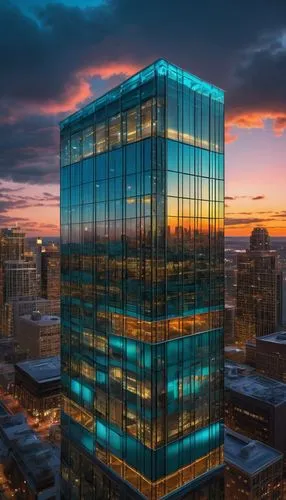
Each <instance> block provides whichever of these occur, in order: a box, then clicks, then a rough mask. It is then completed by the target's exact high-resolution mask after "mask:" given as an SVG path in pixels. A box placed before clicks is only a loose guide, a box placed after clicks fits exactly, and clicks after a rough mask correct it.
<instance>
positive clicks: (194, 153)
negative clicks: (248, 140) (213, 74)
mask: <svg viewBox="0 0 286 500" xmlns="http://www.w3.org/2000/svg"><path fill="white" fill-rule="evenodd" d="M223 152H224V94H223V92H222V91H220V90H218V89H217V88H215V87H213V86H212V85H210V84H208V83H206V82H203V81H202V80H200V79H199V78H197V77H193V76H192V75H191V74H189V73H187V72H185V71H182V70H181V69H179V68H178V67H176V66H173V65H172V64H169V63H168V62H166V61H164V60H160V61H158V62H156V63H154V64H152V65H151V66H149V67H148V68H146V69H144V70H143V71H141V72H140V73H138V74H137V75H136V76H133V77H132V78H131V79H129V80H127V81H126V82H125V83H123V84H121V85H120V86H119V87H118V88H117V89H114V90H112V91H111V92H109V93H108V94H106V96H105V97H102V98H99V99H98V100H97V101H95V102H93V103H91V104H90V105H89V106H88V107H86V108H84V109H83V110H80V111H79V112H78V113H76V114H74V115H72V116H71V117H69V118H67V119H66V120H64V121H63V122H62V124H61V167H62V168H61V241H62V248H61V258H62V293H61V299H62V353H61V360H62V387H63V393H64V411H63V414H62V477H63V485H64V488H63V495H64V497H65V498H70V497H71V496H72V497H73V498H74V499H79V498H86V499H99V500H104V499H108V498H113V499H114V500H115V499H119V498H120V499H121V500H123V499H126V500H127V499H139V498H148V499H152V500H155V499H159V498H163V497H164V498H166V499H167V498H172V499H175V498H178V499H179V498H180V499H183V498H186V499H187V498H189V499H190V498H192V499H195V498H212V500H215V499H221V498H222V495H223V491H222V490H221V483H220V480H219V481H218V482H217V481H216V479H215V477H214V476H215V474H216V473H217V472H218V470H221V469H222V466H223V446H222V445H223V426H222V414H223V315H224V237H223V227H224V219H223V217H224V155H223ZM204 481H207V482H208V483H210V484H209V485H207V486H206V487H204V486H203V482H204ZM195 490H202V492H201V493H200V494H199V493H198V492H195ZM203 490H205V491H204V493H203ZM199 495H200V496H199ZM203 495H204V496H203Z"/></svg>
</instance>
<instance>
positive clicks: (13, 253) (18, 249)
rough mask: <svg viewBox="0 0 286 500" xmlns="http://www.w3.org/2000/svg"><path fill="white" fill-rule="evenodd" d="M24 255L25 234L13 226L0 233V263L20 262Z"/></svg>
mask: <svg viewBox="0 0 286 500" xmlns="http://www.w3.org/2000/svg"><path fill="white" fill-rule="evenodd" d="M24 253H25V233H24V232H23V231H22V230H21V228H19V227H17V226H15V227H12V228H10V229H1V231H0V261H1V262H5V261H6V260H22V259H23V257H24Z"/></svg>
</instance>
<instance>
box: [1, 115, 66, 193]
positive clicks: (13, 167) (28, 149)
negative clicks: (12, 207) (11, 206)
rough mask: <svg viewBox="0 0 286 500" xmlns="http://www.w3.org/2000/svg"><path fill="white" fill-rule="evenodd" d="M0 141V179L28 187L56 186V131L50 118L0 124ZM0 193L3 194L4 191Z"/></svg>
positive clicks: (35, 118)
mask: <svg viewBox="0 0 286 500" xmlns="http://www.w3.org/2000/svg"><path fill="white" fill-rule="evenodd" d="M0 137H1V146H2V148H1V152H0V178H1V179H5V180H13V181H15V182H28V183H30V184H48V183H49V184H52V183H56V182H58V179H59V162H58V128H57V127H56V126H55V125H54V124H53V123H52V121H51V119H50V118H43V117H33V118H29V117H27V118H23V119H21V120H20V121H17V122H16V123H8V124H4V125H1V123H0ZM11 189H13V188H11ZM17 189H18V188H17ZM5 190H6V192H7V188H5ZM0 191H1V193H3V188H1V190H0Z"/></svg>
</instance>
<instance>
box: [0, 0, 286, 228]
mask: <svg viewBox="0 0 286 500" xmlns="http://www.w3.org/2000/svg"><path fill="white" fill-rule="evenodd" d="M258 4H259V9H258V8H257V6H258ZM274 5H275V6H274ZM160 57H164V58H167V59H169V60H170V61H171V62H173V63H174V64H177V65H179V66H181V67H183V68H184V69H186V70H188V71H191V72H192V73H194V74H197V75H198V76H200V77H202V78H203V79H206V80H208V81H211V82H212V83H214V84H215V85H217V86H219V87H221V88H223V89H225V90H226V140H227V144H226V216H227V218H226V235H237V236H239V235H248V234H249V233H250V231H251V229H252V227H253V225H265V226H267V227H268V228H269V232H270V234H271V235H273V236H282V235H283V236H286V84H285V81H286V2H285V0H275V2H270V1H269V0H259V2H257V1H255V0H234V1H226V0H216V2H214V1H213V0H202V1H201V2H194V1H192V0H177V1H176V2H173V1H169V2H167V1H165V0H145V1H144V2H138V1H136V0H106V1H100V0H82V1H81V0H58V1H57V2H55V1H47V0H11V1H9V0H0V65H1V78H0V96H1V100H0V129H1V130H0V133H1V149H0V183H1V190H0V227H3V226H10V225H12V224H14V223H15V222H18V224H19V225H21V226H22V227H24V228H25V229H26V231H27V233H28V234H30V235H37V234H41V235H47V236H52V235H58V233H59V208H58V204H59V187H58V182H59V159H58V144H59V129H58V123H59V121H60V120H61V119H63V118H64V117H65V116H67V115H68V114H70V113H71V112H73V111H75V110H76V109H78V108H79V107H81V106H82V105H84V104H86V103H88V102H89V101H91V100H92V99H94V98H96V97H98V96H99V95H101V94H102V93H104V92H105V91H106V90H109V89H110V88H112V87H113V86H114V85H116V84H118V83H120V82H121V81H122V80H124V79H125V78H126V77H127V76H129V75H131V74H133V73H134V72H136V71H138V69H140V68H141V67H144V66H146V65H147V64H149V63H151V62H152V61H153V60H154V59H157V58H160Z"/></svg>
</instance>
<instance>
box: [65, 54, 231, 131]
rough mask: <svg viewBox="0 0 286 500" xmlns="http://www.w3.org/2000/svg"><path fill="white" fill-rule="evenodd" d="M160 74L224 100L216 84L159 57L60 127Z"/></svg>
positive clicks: (92, 111) (66, 119)
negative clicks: (179, 80) (181, 79)
mask: <svg viewBox="0 0 286 500" xmlns="http://www.w3.org/2000/svg"><path fill="white" fill-rule="evenodd" d="M156 74H158V75H166V74H168V77H169V78H171V79H175V80H177V77H178V75H179V76H180V77H181V78H183V83H184V85H186V86H187V87H189V88H191V89H193V90H194V91H197V92H199V93H201V94H204V95H207V96H212V97H213V98H214V99H217V100H219V101H222V102H223V100H224V91H223V90H222V89H220V88H218V87H216V86H215V85H213V84H211V83H208V82H205V81H204V80H202V79H201V78H199V77H197V76H194V75H192V74H191V73H189V72H188V71H185V70H183V69H182V68H179V67H178V66H176V65H174V64H172V63H170V62H168V61H167V60H166V59H158V60H157V61H154V62H153V63H152V64H150V65H149V66H147V67H145V68H142V69H141V70H140V71H138V72H137V73H136V74H135V75H133V76H131V77H130V78H128V79H126V80H125V81H124V82H122V83H121V84H120V85H118V86H117V87H114V88H113V89H112V90H110V91H109V92H107V93H105V94H104V95H103V96H101V97H99V98H97V99H95V100H94V101H92V102H91V103H89V104H87V105H86V106H84V107H83V108H82V109H80V110H79V111H76V112H75V113H73V114H72V115H70V116H68V117H67V118H65V119H64V120H62V121H61V122H60V127H61V129H63V128H64V127H66V126H68V125H70V124H71V123H73V122H75V121H77V120H79V119H81V118H85V117H86V116H88V115H90V114H92V113H94V111H95V110H96V109H100V108H102V107H103V106H105V105H106V104H109V103H112V102H113V101H114V100H116V99H118V98H119V97H120V96H121V95H122V94H125V93H127V92H130V91H131V90H134V89H136V88H138V87H140V86H141V85H143V84H145V83H147V82H148V81H150V80H152V79H153V78H154V76H155V75H156Z"/></svg>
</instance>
